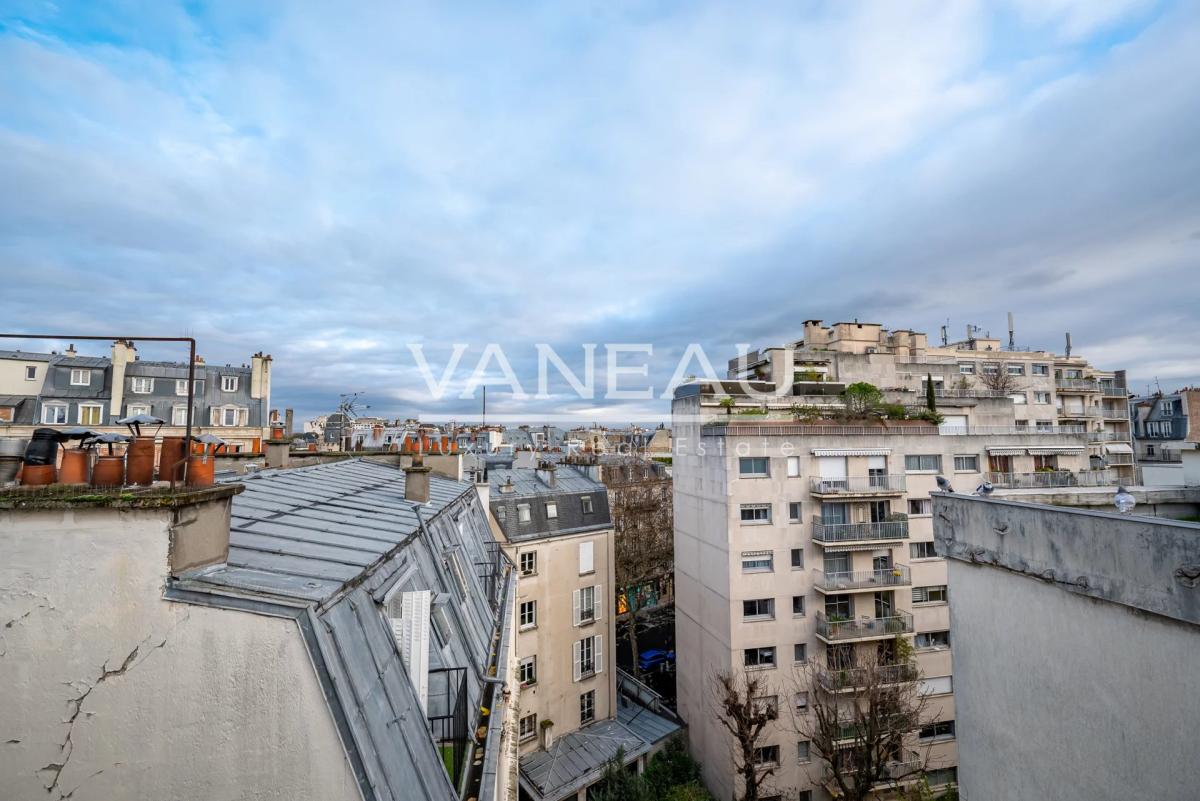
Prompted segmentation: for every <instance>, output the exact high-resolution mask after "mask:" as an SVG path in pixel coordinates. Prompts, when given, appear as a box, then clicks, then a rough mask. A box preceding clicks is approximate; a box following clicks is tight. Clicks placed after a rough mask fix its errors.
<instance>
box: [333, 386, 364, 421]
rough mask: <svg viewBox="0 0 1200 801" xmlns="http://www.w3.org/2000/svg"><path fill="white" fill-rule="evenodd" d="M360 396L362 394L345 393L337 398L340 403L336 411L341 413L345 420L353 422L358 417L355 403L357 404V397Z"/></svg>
mask: <svg viewBox="0 0 1200 801" xmlns="http://www.w3.org/2000/svg"><path fill="white" fill-rule="evenodd" d="M362 394H363V393H361V392H349V393H345V394H343V395H340V396H339V397H340V398H341V399H342V401H341V403H339V404H338V411H339V412H341V413H342V414H344V415H345V416H346V419H348V420H354V419H355V418H357V417H358V408H357V403H358V399H359V396H361V395H362ZM362 408H364V409H370V408H371V407H370V406H363V407H362Z"/></svg>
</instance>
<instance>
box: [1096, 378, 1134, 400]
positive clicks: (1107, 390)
mask: <svg viewBox="0 0 1200 801" xmlns="http://www.w3.org/2000/svg"><path fill="white" fill-rule="evenodd" d="M1100 392H1101V393H1102V394H1103V395H1104V396H1105V397H1109V398H1127V397H1129V389H1128V387H1126V386H1125V385H1124V384H1114V383H1112V382H1110V381H1101V382H1100Z"/></svg>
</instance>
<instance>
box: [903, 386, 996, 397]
mask: <svg viewBox="0 0 1200 801" xmlns="http://www.w3.org/2000/svg"><path fill="white" fill-rule="evenodd" d="M920 391H921V392H922V393H924V392H925V384H924V383H922V384H921V390H920ZM933 394H934V396H935V397H938V398H1007V397H1008V395H1009V393H1007V392H1003V391H1001V390H999V389H955V388H954V387H947V388H944V389H939V388H937V387H934V390H933Z"/></svg>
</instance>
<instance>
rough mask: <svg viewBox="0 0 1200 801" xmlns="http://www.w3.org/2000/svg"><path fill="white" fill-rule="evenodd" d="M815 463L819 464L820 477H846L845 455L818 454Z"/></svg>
mask: <svg viewBox="0 0 1200 801" xmlns="http://www.w3.org/2000/svg"><path fill="white" fill-rule="evenodd" d="M817 464H818V465H819V466H820V470H821V478H827V479H841V478H845V477H846V457H845V456H818V457H817Z"/></svg>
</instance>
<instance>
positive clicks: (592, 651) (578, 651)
mask: <svg viewBox="0 0 1200 801" xmlns="http://www.w3.org/2000/svg"><path fill="white" fill-rule="evenodd" d="M601 643H602V641H601V639H600V635H596V636H594V637H584V638H583V639H582V640H576V641H575V654H574V656H575V681H579V680H580V679H586V678H588V677H589V676H594V675H595V674H597V673H601V672H602V671H603V661H602V660H601V658H600V656H601V650H600V648H601Z"/></svg>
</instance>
